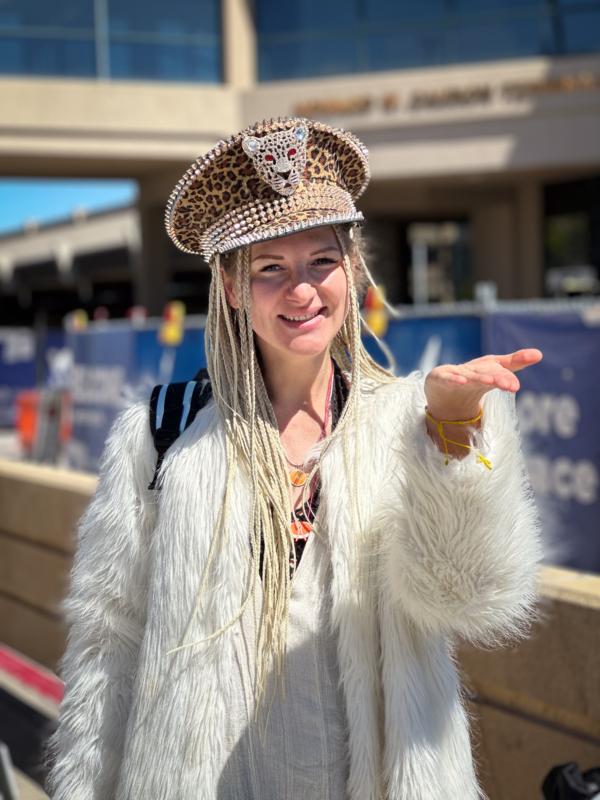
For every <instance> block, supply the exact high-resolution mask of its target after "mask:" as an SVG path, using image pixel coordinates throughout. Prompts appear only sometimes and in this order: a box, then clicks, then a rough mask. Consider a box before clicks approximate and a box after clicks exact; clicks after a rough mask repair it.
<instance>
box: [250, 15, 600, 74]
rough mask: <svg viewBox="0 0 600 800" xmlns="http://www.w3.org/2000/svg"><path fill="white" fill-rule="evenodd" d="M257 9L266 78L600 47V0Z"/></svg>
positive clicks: (262, 69)
mask: <svg viewBox="0 0 600 800" xmlns="http://www.w3.org/2000/svg"><path fill="white" fill-rule="evenodd" d="M256 10H257V16H256V19H257V34H258V61H259V77H260V79H261V80H277V79H285V78H300V77H313V76H319V75H334V74H344V73H348V72H350V73H352V72H368V71H373V70H390V69H401V68H408V67H419V66H435V65H441V64H454V63H457V64H460V63H468V62H471V61H488V60H497V59H505V58H525V57H529V56H539V55H550V56H552V55H554V56H557V55H564V54H567V53H568V54H576V53H590V52H598V51H599V50H600V1H599V0H545V2H535V0H477V2H474V0H420V2H418V3H415V2H412V0H411V1H410V2H409V0H347V1H346V2H340V1H339V0H330V2H327V3H323V4H319V2H318V0H295V2H294V4H293V6H289V5H288V4H284V3H280V2H274V0H256ZM324 15H325V17H324ZM333 30H335V37H334V36H331V35H324V32H328V33H330V32H331V31H333Z"/></svg>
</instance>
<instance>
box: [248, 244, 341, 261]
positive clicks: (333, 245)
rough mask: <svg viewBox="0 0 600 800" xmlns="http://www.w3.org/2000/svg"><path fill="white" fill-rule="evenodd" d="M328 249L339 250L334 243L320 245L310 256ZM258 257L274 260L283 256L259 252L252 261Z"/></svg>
mask: <svg viewBox="0 0 600 800" xmlns="http://www.w3.org/2000/svg"><path fill="white" fill-rule="evenodd" d="M329 250H335V251H336V252H337V253H339V252H340V248H339V247H337V245H335V244H331V245H329V246H328V247H321V248H320V249H319V250H315V251H314V253H311V254H310V257H311V258H312V257H313V256H318V255H319V253H327V252H328V251H329ZM259 258H270V259H271V260H275V261H283V256H270V255H269V254H268V253H261V254H260V255H258V256H254V258H253V259H252V261H258V259H259Z"/></svg>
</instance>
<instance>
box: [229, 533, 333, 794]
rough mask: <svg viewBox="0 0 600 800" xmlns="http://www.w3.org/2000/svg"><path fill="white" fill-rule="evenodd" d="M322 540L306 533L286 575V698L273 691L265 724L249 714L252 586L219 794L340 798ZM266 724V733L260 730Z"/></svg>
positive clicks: (240, 634)
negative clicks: (295, 563)
mask: <svg viewBox="0 0 600 800" xmlns="http://www.w3.org/2000/svg"><path fill="white" fill-rule="evenodd" d="M330 578H331V562H330V557H329V549H328V543H327V542H326V541H324V540H323V539H322V538H320V537H319V536H318V535H317V534H316V532H314V531H313V533H312V534H311V536H310V538H309V540H308V542H307V544H306V546H305V548H304V552H303V554H302V558H301V560H300V563H299V565H298V568H297V570H296V573H295V575H294V577H293V579H292V594H291V599H290V609H289V624H288V635H287V656H286V661H285V696H284V697H283V698H282V695H281V692H280V691H279V690H277V691H275V692H274V693H273V683H274V682H273V680H271V681H270V684H269V693H268V695H267V696H268V698H269V699H273V703H272V706H271V710H270V713H269V716H268V721H267V724H266V728H265V726H264V724H263V723H262V721H261V718H260V717H259V722H258V723H257V722H255V721H254V720H253V719H252V711H253V692H252V685H253V677H254V673H255V636H256V631H257V628H258V619H259V616H260V608H261V604H262V588H261V587H260V586H259V587H257V592H256V597H255V599H254V603H252V602H251V603H250V604H249V605H248V607H247V608H246V611H245V612H244V614H243V616H242V618H241V619H240V622H239V623H238V629H237V631H236V640H235V641H236V645H235V647H236V667H237V668H236V669H235V670H234V674H233V675H232V676H231V704H230V713H229V718H228V721H227V736H226V743H227V750H228V757H227V760H226V763H225V765H224V767H223V770H222V773H221V777H220V780H219V785H218V790H217V798H218V800H292V799H293V798H298V800H343V798H345V797H346V781H347V778H348V760H349V754H348V744H347V724H346V712H345V702H344V697H343V692H342V689H341V688H340V686H339V677H340V676H339V669H338V664H337V653H336V641H337V637H336V636H335V635H334V634H333V633H332V632H331V631H330V629H329V615H330V602H331V601H330V592H329V586H330ZM263 728H265V732H264V734H263V733H262V730H263Z"/></svg>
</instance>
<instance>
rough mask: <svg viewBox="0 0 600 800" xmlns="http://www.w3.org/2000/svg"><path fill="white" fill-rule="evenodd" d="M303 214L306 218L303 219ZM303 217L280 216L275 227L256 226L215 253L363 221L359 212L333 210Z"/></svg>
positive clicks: (292, 215)
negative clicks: (327, 226)
mask: <svg viewBox="0 0 600 800" xmlns="http://www.w3.org/2000/svg"><path fill="white" fill-rule="evenodd" d="M305 214H306V216H305V217H304V215H305ZM286 217H287V218H286ZM303 217H304V218H303V219H301V220H299V219H298V213H292V214H289V215H282V216H281V217H279V218H278V219H277V223H276V224H275V225H274V224H273V223H271V224H266V225H263V226H258V227H256V228H254V230H252V231H249V232H248V233H247V234H245V235H244V236H241V237H236V238H233V239H227V240H224V241H223V242H221V243H220V244H219V245H217V247H216V250H215V251H216V252H218V253H219V254H220V255H223V254H224V253H230V252H231V251H232V250H237V248H238V247H244V246H247V245H252V244H256V243H258V242H267V241H270V240H272V239H279V238H280V237H282V236H290V235H292V234H294V233H300V232H301V231H306V230H310V229H311V228H320V227H323V226H325V225H344V224H352V223H356V222H364V219H365V218H364V216H363V215H362V213H361V212H360V211H354V212H351V213H346V214H340V213H339V211H335V210H330V211H329V213H328V212H327V211H326V210H324V209H321V208H319V209H314V210H313V212H312V215H311V213H310V212H308V213H307V211H305V212H303Z"/></svg>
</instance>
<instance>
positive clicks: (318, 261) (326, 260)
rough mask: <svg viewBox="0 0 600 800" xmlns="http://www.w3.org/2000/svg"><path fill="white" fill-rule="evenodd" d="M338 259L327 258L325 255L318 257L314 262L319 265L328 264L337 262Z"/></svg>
mask: <svg viewBox="0 0 600 800" xmlns="http://www.w3.org/2000/svg"><path fill="white" fill-rule="evenodd" d="M335 263H336V261H335V260H334V259H333V258H327V257H326V256H323V258H317V259H315V260H314V261H313V264H317V266H327V265H328V264H335Z"/></svg>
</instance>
